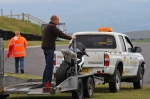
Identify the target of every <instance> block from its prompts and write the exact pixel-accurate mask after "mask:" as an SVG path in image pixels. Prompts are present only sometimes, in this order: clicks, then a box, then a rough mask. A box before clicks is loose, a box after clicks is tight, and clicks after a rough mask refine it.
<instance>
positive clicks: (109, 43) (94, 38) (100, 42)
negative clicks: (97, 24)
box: [76, 35, 116, 49]
mask: <svg viewBox="0 0 150 99" xmlns="http://www.w3.org/2000/svg"><path fill="white" fill-rule="evenodd" d="M76 37H77V38H76V41H77V42H81V43H83V44H84V46H85V47H86V48H100V49H103V48H105V49H111V48H116V41H115V38H114V36H112V35H77V36H76Z"/></svg>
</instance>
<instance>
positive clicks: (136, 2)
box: [0, 0, 150, 33]
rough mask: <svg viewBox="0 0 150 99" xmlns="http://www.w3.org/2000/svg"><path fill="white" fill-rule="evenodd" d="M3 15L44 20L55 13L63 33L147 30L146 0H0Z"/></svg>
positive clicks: (148, 8)
mask: <svg viewBox="0 0 150 99" xmlns="http://www.w3.org/2000/svg"><path fill="white" fill-rule="evenodd" d="M0 9H3V14H4V15H8V14H10V10H12V13H13V14H21V13H23V12H24V13H25V14H31V15H33V16H35V17H37V18H39V19H41V20H43V21H45V22H47V23H48V22H49V20H50V16H51V15H58V16H59V18H60V22H63V23H66V29H67V32H69V33H73V32H78V31H97V30H98V28H99V27H112V28H113V30H114V31H116V32H130V31H138V30H150V0H0Z"/></svg>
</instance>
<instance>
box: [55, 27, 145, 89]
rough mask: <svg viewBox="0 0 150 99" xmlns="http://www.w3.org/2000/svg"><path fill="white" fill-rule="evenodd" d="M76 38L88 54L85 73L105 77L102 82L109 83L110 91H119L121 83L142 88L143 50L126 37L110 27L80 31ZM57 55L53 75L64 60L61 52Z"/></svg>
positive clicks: (143, 70) (84, 67) (83, 69)
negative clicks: (128, 83)
mask: <svg viewBox="0 0 150 99" xmlns="http://www.w3.org/2000/svg"><path fill="white" fill-rule="evenodd" d="M73 35H76V37H77V38H76V41H77V42H81V43H83V44H84V45H85V47H86V52H87V54H88V55H89V57H87V56H85V57H84V58H85V62H84V65H83V68H82V72H84V73H93V74H94V76H95V77H102V78H103V79H104V82H103V83H109V90H110V92H118V91H119V90H120V85H121V82H133V87H134V88H135V89H141V88H142V86H143V76H144V72H145V60H144V58H143V56H142V55H141V54H140V53H139V52H141V51H142V49H141V48H140V47H133V44H132V43H131V41H130V39H129V37H128V36H127V35H126V34H123V33H117V32H112V29H111V28H99V30H98V32H77V33H74V34H73ZM71 42H72V41H70V43H71ZM55 55H56V56H55V60H54V63H55V68H54V74H55V73H56V70H57V69H58V68H59V66H60V64H61V63H62V59H63V55H62V53H61V52H58V51H57V52H55Z"/></svg>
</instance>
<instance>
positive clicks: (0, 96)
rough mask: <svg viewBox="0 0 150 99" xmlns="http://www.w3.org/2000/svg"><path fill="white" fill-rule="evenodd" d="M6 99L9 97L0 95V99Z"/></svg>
mask: <svg viewBox="0 0 150 99" xmlns="http://www.w3.org/2000/svg"><path fill="white" fill-rule="evenodd" d="M7 97H9V95H0V99H7Z"/></svg>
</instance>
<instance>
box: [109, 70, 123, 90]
mask: <svg viewBox="0 0 150 99" xmlns="http://www.w3.org/2000/svg"><path fill="white" fill-rule="evenodd" d="M120 87H121V75H120V72H119V70H118V69H116V70H115V73H114V75H113V82H110V83H109V90H110V92H118V91H120Z"/></svg>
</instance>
